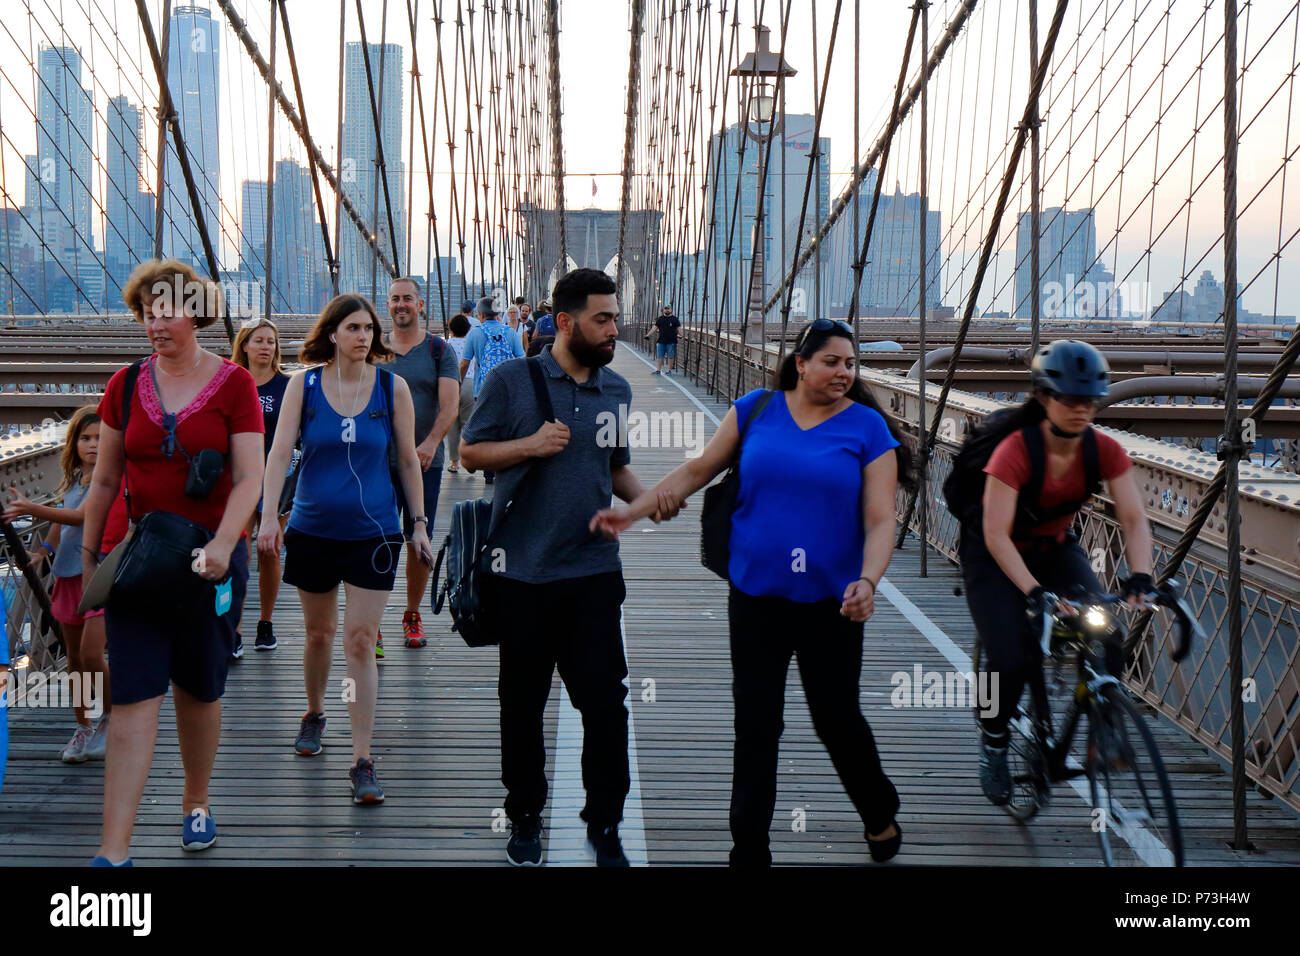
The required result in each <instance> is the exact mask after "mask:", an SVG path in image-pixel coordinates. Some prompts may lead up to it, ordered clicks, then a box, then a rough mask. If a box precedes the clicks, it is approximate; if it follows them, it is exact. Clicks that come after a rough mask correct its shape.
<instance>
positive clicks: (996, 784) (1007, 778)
mask: <svg viewBox="0 0 1300 956" xmlns="http://www.w3.org/2000/svg"><path fill="white" fill-rule="evenodd" d="M980 787H982V788H983V790H984V796H986V797H988V798H989V802H990V803H992V804H993V805H994V806H995V807H1005V806H1006V805H1007V804H1008V803H1010V802H1011V771H1010V770H1009V769H1008V768H1007V748H1006V747H990V746H989V745H988V744H987V743H986V742H984V741H980Z"/></svg>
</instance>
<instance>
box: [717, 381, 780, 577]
mask: <svg viewBox="0 0 1300 956" xmlns="http://www.w3.org/2000/svg"><path fill="white" fill-rule="evenodd" d="M775 394H776V392H775V391H774V390H773V389H770V388H769V389H764V390H763V394H762V395H760V396H759V397H758V400H757V401H756V402H755V403H754V410H753V412H751V413H750V415H749V418H747V419H746V420H745V424H744V426H743V427H742V428H741V429H740V436H739V438H738V440H737V442H736V457H735V458H733V459H732V461H731V467H730V468H729V469H728V470H727V474H726V475H725V476H724V477H723V479H722V480H721V481H719V482H718V483H717V484H714V485H710V486H709V487H708V488H705V489H704V504H703V506H702V507H701V508H700V563H701V564H703V565H704V566H705V567H706V568H708V569H709V570H710V571H712V572H713V573H714V574H716V575H717V576H718V577H720V578H722V579H723V580H724V581H727V580H730V574H729V572H728V567H729V566H730V564H731V516H732V515H733V514H734V513H735V511H736V504H737V499H738V498H739V497H740V450H741V448H742V447H743V445H744V441H745V432H746V431H748V430H749V426H750V425H751V424H753V422H754V420H755V419H756V418H758V416H759V415H761V414H763V409H765V408H767V403H768V402H770V401H771V400H772V396H773V395H775Z"/></svg>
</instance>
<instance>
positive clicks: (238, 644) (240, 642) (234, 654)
mask: <svg viewBox="0 0 1300 956" xmlns="http://www.w3.org/2000/svg"><path fill="white" fill-rule="evenodd" d="M243 656H244V639H243V637H241V636H240V634H239V632H238V631H236V632H235V649H234V650H233V651H231V652H230V659H231V660H232V661H237V660H239V659H240V658H241V657H243Z"/></svg>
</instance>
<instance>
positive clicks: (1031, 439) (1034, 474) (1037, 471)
mask: <svg viewBox="0 0 1300 956" xmlns="http://www.w3.org/2000/svg"><path fill="white" fill-rule="evenodd" d="M1020 437H1021V438H1023V439H1024V441H1025V451H1026V452H1028V453H1029V480H1028V481H1026V482H1025V483H1024V485H1022V486H1021V488H1020V495H1019V498H1018V503H1019V505H1020V509H1021V510H1023V511H1026V512H1032V511H1033V510H1034V509H1036V508H1037V507H1038V496H1039V494H1041V493H1042V490H1043V480H1044V479H1045V478H1046V476H1047V447H1046V445H1045V444H1044V442H1043V433H1042V431H1040V430H1039V428H1038V426H1037V425H1029V426H1026V427H1025V428H1022V429H1020Z"/></svg>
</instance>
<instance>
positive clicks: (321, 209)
mask: <svg viewBox="0 0 1300 956" xmlns="http://www.w3.org/2000/svg"><path fill="white" fill-rule="evenodd" d="M280 22H281V26H283V27H284V51H285V53H287V54H288V55H289V72H290V74H292V76H293V89H294V93H295V94H296V96H297V98H298V113H299V115H300V116H302V128H303V132H304V133H305V134H306V135H307V136H308V138H310V137H311V133H310V132H309V131H308V128H307V104H306V103H304V102H303V98H302V82H301V81H300V80H299V79H298V60H297V58H296V57H295V56H294V52H293V34H292V33H290V32H289V12H288V10H287V9H286V7H285V5H284V0H280ZM307 165H308V167H309V168H310V169H311V187H312V192H313V194H314V196H315V199H316V214H317V216H318V217H319V218H320V233H321V244H322V247H323V248H324V249H325V264H326V266H327V268H328V269H329V274H330V288H331V290H332V291H331V293H330V294H331V295H338V294H339V263H338V258H337V257H336V255H335V251H334V247H333V246H332V245H331V244H330V226H329V221H328V220H327V219H326V218H325V198H324V196H322V195H321V191H320V174H319V171H318V166H317V163H316V151H315V150H313V149H309V150H307ZM335 216H336V217H337V216H338V212H337V211H336V212H335Z"/></svg>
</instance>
